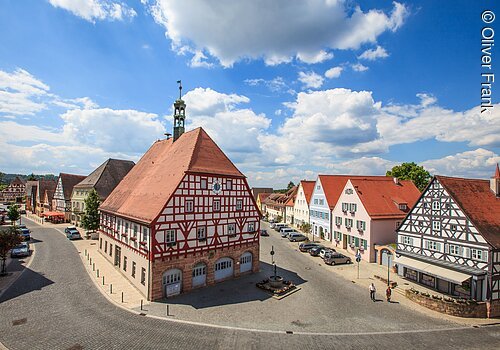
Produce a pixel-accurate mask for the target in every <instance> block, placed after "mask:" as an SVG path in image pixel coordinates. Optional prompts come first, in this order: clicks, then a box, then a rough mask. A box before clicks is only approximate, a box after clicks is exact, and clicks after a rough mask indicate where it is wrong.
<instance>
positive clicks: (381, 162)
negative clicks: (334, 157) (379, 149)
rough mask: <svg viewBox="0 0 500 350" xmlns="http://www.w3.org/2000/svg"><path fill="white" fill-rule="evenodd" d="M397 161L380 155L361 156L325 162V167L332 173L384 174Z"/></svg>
mask: <svg viewBox="0 0 500 350" xmlns="http://www.w3.org/2000/svg"><path fill="white" fill-rule="evenodd" d="M397 164H399V163H398V162H394V161H390V160H387V159H383V158H380V157H361V158H356V159H353V160H347V161H343V162H338V163H330V164H327V165H326V167H327V168H328V169H329V170H330V172H331V173H332V174H349V175H385V173H386V171H387V170H390V169H392V167H393V166H395V165H397Z"/></svg>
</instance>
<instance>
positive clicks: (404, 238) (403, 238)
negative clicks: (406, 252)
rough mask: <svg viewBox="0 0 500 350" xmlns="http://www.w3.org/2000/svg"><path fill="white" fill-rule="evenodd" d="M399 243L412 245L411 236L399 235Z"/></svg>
mask: <svg viewBox="0 0 500 350" xmlns="http://www.w3.org/2000/svg"><path fill="white" fill-rule="evenodd" d="M400 237H401V239H400V241H401V243H403V244H405V245H413V237H408V236H400Z"/></svg>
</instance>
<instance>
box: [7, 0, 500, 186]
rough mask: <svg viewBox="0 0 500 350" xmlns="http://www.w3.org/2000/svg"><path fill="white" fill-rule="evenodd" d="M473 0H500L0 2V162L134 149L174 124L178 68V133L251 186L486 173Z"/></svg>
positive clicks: (42, 167)
mask: <svg viewBox="0 0 500 350" xmlns="http://www.w3.org/2000/svg"><path fill="white" fill-rule="evenodd" d="M484 10H492V11H493V12H495V13H500V6H499V5H498V2H495V1H493V0H491V1H482V2H475V1H451V0H449V1H399V2H393V1H342V0H310V1H294V2H290V1H287V0H276V1H265V0H255V1H234V0H220V1H217V2H215V3H214V2H210V1H208V0H206V1H203V0H185V1H170V0H158V1H156V0H141V1H140V0H135V1H132V0H131V1H120V0H79V1H71V0H43V1H40V0H26V1H16V0H3V1H2V3H1V5H0V171H2V172H9V173H10V172H20V173H29V172H32V171H33V172H35V173H48V172H50V173H56V174H57V173H59V172H69V173H78V174H88V173H90V172H91V171H92V170H93V169H94V168H95V167H96V166H98V165H99V164H100V163H102V162H103V161H104V160H105V159H107V158H109V157H113V158H124V159H132V160H135V161H137V160H138V159H139V158H140V156H141V155H142V154H143V153H144V152H145V151H146V150H147V149H148V147H149V146H150V145H151V144H152V143H153V142H154V141H155V140H157V139H159V138H162V137H163V133H164V132H166V131H171V128H172V118H171V113H172V102H173V100H174V99H175V98H176V97H177V94H178V90H177V85H176V81H177V80H178V79H182V81H183V87H184V89H183V94H184V99H185V100H186V102H187V104H188V106H187V115H188V129H190V128H194V127H197V126H202V127H204V128H205V129H206V130H207V131H208V132H209V134H210V135H211V136H212V138H214V139H215V141H216V142H217V143H218V144H219V145H220V146H221V148H222V149H223V150H224V151H225V152H226V153H227V154H228V156H229V157H230V158H231V159H232V160H233V161H234V162H235V163H236V165H237V166H238V167H239V168H240V170H242V171H243V172H244V173H245V174H246V175H247V176H248V178H249V182H250V184H251V185H272V186H276V187H282V186H284V185H286V183H288V181H290V180H293V181H295V182H296V181H298V180H300V179H304V178H307V179H314V177H315V176H316V174H318V173H351V174H385V170H387V169H389V168H391V167H392V166H393V165H395V164H398V163H400V162H403V161H416V162H418V163H420V164H423V165H424V166H425V167H426V168H428V169H429V170H430V171H431V172H432V173H435V174H443V175H450V176H467V177H489V176H491V174H492V173H493V171H494V165H495V164H496V162H499V161H500V156H499V153H500V151H499V150H500V147H499V146H500V105H497V104H495V107H494V108H493V110H492V112H491V113H480V108H479V106H480V104H481V96H480V88H481V72H482V69H481V66H480V64H481V28H483V27H484V26H487V24H485V23H483V22H482V20H481V13H482V12H483V11H484ZM489 26H491V27H493V28H494V29H496V26H497V25H496V22H493V23H492V24H491V25H489ZM496 51H497V49H496V48H494V50H493V67H492V71H493V72H494V71H495V70H496V66H498V67H500V63H496V61H495V59H496ZM498 79H500V77H499V78H498ZM492 91H493V102H494V103H495V102H497V98H496V97H497V96H498V92H497V91H496V86H495V85H493V88H492Z"/></svg>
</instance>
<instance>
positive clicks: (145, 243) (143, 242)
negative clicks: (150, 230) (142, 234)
mask: <svg viewBox="0 0 500 350" xmlns="http://www.w3.org/2000/svg"><path fill="white" fill-rule="evenodd" d="M139 244H140V245H142V246H145V245H147V244H148V242H145V241H142V242H139Z"/></svg>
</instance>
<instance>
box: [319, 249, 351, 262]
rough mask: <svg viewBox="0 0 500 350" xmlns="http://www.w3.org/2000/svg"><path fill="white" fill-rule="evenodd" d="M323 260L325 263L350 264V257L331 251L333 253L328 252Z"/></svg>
mask: <svg viewBox="0 0 500 350" xmlns="http://www.w3.org/2000/svg"><path fill="white" fill-rule="evenodd" d="M323 260H324V261H325V264H327V265H336V264H350V263H352V260H351V258H349V257H348V256H345V255H344V254H341V253H337V252H335V253H333V254H328V255H327V256H325V258H324V259H323Z"/></svg>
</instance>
